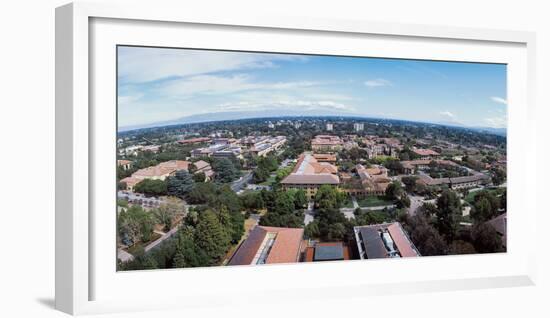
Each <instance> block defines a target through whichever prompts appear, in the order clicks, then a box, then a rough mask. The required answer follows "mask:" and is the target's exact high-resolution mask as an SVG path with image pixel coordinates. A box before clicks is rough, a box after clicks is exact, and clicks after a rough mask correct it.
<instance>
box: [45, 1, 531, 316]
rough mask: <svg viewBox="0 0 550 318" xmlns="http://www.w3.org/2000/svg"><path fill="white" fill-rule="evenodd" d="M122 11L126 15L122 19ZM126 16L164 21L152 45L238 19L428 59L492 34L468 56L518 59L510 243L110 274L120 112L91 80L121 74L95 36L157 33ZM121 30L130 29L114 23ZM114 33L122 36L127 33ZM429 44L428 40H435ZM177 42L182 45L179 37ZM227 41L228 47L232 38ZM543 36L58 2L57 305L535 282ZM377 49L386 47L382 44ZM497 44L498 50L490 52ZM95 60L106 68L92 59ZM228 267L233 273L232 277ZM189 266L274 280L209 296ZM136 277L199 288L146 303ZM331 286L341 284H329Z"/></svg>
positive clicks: (127, 305) (131, 306)
mask: <svg viewBox="0 0 550 318" xmlns="http://www.w3.org/2000/svg"><path fill="white" fill-rule="evenodd" d="M100 20H101V21H106V22H107V24H113V25H110V26H106V28H107V29H105V26H100V27H98V28H96V26H94V23H96V22H97V21H100ZM113 21H114V22H113ZM117 21H118V22H121V23H122V24H124V25H122V26H117ZM129 22H131V23H137V24H140V25H141V26H142V28H144V29H143V30H146V29H147V28H148V27H151V25H155V32H158V33H157V34H155V36H156V37H157V40H156V41H157V42H155V43H153V44H155V45H161V44H162V43H168V44H169V43H170V36H171V35H170V34H171V32H174V31H173V30H176V29H177V28H178V25H184V26H185V25H187V26H193V28H197V29H200V28H201V27H207V28H209V30H212V32H213V33H215V32H217V31H216V30H223V29H224V28H236V31H235V32H248V31H247V30H253V31H254V32H256V33H262V32H265V33H266V34H267V33H270V34H278V33H277V32H283V33H284V34H287V35H289V36H291V35H292V34H296V36H300V35H299V34H298V33H300V34H302V35H303V36H308V34H315V37H318V38H320V39H323V37H327V38H329V37H334V38H333V40H335V41H336V40H338V39H339V38H342V41H344V39H343V38H345V41H359V40H358V39H357V38H361V37H374V38H376V37H381V38H382V40H384V39H386V40H388V39H395V41H396V44H395V45H399V41H408V43H410V44H411V48H409V49H403V50H400V52H398V53H395V56H392V57H399V56H402V57H404V56H405V55H406V57H417V58H424V59H432V58H440V59H444V58H445V57H446V56H447V54H451V55H448V56H449V58H452V57H453V56H454V55H452V53H450V50H449V49H448V48H449V47H454V48H456V47H458V48H460V47H462V48H466V47H468V45H473V46H476V45H478V44H480V45H481V44H483V43H485V44H487V45H486V46H487V47H486V48H483V49H480V50H479V51H476V50H472V53H470V55H467V54H465V55H464V57H463V60H464V61H470V60H472V61H478V62H483V61H487V62H488V61H498V62H505V63H511V64H510V65H511V67H512V70H513V71H512V74H513V75H514V77H513V78H512V79H510V78H509V80H510V85H509V88H510V91H509V97H508V100H509V107H510V111H509V117H510V119H509V150H511V151H510V155H509V168H508V169H509V182H510V190H509V191H510V192H511V193H512V195H510V196H509V209H510V210H511V212H510V213H509V215H511V216H510V217H509V219H510V225H509V231H510V235H509V236H510V237H511V240H512V241H511V242H510V243H511V244H509V251H508V253H506V254H504V255H490V256H488V255H472V256H463V257H462V256H456V257H430V258H425V259H423V260H421V261H420V260H401V261H400V262H391V263H388V264H389V265H388V264H387V263H385V262H379V261H369V262H368V263H369V264H368V265H365V264H366V262H360V261H356V262H346V263H345V264H343V263H341V262H339V263H338V264H335V263H332V264H316V265H314V266H312V265H307V266H309V267H308V272H307V273H304V271H303V270H304V268H303V266H302V265H278V266H264V267H262V268H261V269H259V268H250V267H239V268H214V269H210V268H208V269H190V270H187V269H186V270H164V271H157V272H156V273H151V272H139V273H116V270H115V269H114V268H112V271H113V272H112V273H105V272H108V271H110V269H109V268H108V267H107V269H105V268H103V269H102V268H101V266H98V265H97V260H99V259H107V258H109V257H111V256H112V255H114V249H115V248H114V247H113V251H112V253H111V254H109V252H105V249H104V248H103V247H102V246H104V243H103V242H102V241H101V240H99V239H97V238H93V237H92V236H93V234H94V233H95V231H96V230H97V228H98V227H101V226H106V227H107V228H109V227H113V226H114V224H105V223H104V221H105V219H104V218H101V217H99V218H98V217H97V216H94V215H93V213H92V211H94V209H96V207H97V206H98V205H102V204H103V203H102V202H100V201H101V200H107V198H105V199H97V200H96V199H92V197H93V195H96V194H97V189H98V183H99V184H103V183H101V182H102V180H103V179H101V178H98V177H96V176H95V175H94V173H97V170H98V169H104V168H105V166H104V165H102V164H101V163H100V162H99V161H102V159H101V158H100V157H99V156H101V154H102V153H105V152H109V151H111V149H110V148H108V147H109V146H106V144H105V143H103V141H107V140H108V138H109V137H108V135H105V134H104V135H100V134H99V132H98V131H97V130H94V129H96V128H97V125H98V123H97V119H98V118H106V117H102V116H110V115H109V114H112V116H116V113H115V112H112V108H109V107H107V106H106V107H103V108H101V110H99V108H93V107H92V105H94V103H95V102H97V100H98V99H99V100H101V101H103V98H106V100H107V102H108V103H109V100H110V99H109V98H111V99H112V96H111V95H112V94H111V95H109V94H107V95H102V96H100V95H101V94H100V95H97V96H96V95H93V94H91V90H92V89H95V88H97V87H96V86H97V85H96V84H95V83H96V82H94V80H95V79H94V76H99V77H101V78H102V79H104V78H105V79H107V78H109V76H111V75H112V78H110V80H107V81H105V83H106V84H108V83H112V82H113V81H114V78H115V75H114V74H115V72H114V69H111V68H110V67H112V66H113V64H112V60H109V57H108V53H105V52H104V51H97V52H96V51H94V50H95V49H96V47H93V46H94V45H96V46H97V47H98V48H99V47H100V46H101V45H105V46H107V47H109V46H112V45H113V43H119V44H135V43H136V42H137V41H143V42H146V41H147V39H149V38H150V36H151V35H149V36H146V35H145V33H147V32H145V33H143V36H142V37H143V39H141V37H140V39H137V38H136V37H135V36H133V37H132V36H131V34H130V33H131V32H132V31H131V30H130V31H124V30H122V29H128V27H129V26H128V23H129ZM102 28H103V29H102ZM109 28H112V29H109ZM117 28H119V29H120V30H122V31H120V32H119V31H116V30H118V29H117ZM130 28H132V26H130ZM106 30H107V31H109V32H108V33H111V36H110V37H103V38H102V39H99V40H98V37H101V36H102V34H105V31H106ZM171 30H172V31H171ZM243 30H244V31H243ZM110 31H116V32H110ZM176 31H177V30H176ZM199 31H200V30H199ZM102 32H103V33H102ZM125 32H130V33H125ZM191 33H192V32H191ZM161 34H163V35H161ZM279 35H280V34H279ZM117 36H122V37H123V38H122V40H121V38H120V37H117ZM172 36H173V34H172ZM124 37H127V38H126V39H128V40H125V38H124ZM218 37H219V35H218ZM103 39H106V40H105V42H101V41H103ZM130 39H131V40H130ZM212 39H214V40H215V39H216V35H215V34H214V35H212ZM220 40H221V39H220ZM97 41H100V42H97ZM113 41H114V42H113ZM119 41H123V42H124V43H120V42H119ZM127 41H130V42H132V43H128V42H127ZM415 41H420V42H422V41H423V42H422V43H424V42H426V43H428V42H429V43H431V45H434V43H435V44H436V45H437V46H439V45H441V48H442V49H441V50H439V51H438V50H436V49H434V53H429V52H426V51H422V50H421V47H418V48H416V49H415V48H414V46H415V45H414V44H413V42H415ZM289 43H290V44H289V45H290V46H289V47H286V48H284V49H279V50H277V51H281V50H282V51H289V52H290V51H292V50H293V49H292V41H289ZM311 43H314V42H313V41H312V42H311ZM349 43H351V42H349ZM429 43H428V44H424V45H429ZM445 43H446V44H445ZM138 44H147V43H138ZM172 45H173V46H175V47H178V44H177V43H175V42H174V44H172ZM227 45H228V44H226V46H227ZM260 45H262V44H258V43H254V44H250V46H249V47H247V48H249V49H253V47H254V46H260ZM273 45H276V44H273ZM310 45H311V47H310V48H308V47H307V46H308V45H307V44H303V46H302V47H301V50H299V52H297V53H304V52H303V51H304V50H305V51H307V52H318V51H319V50H323V48H322V47H321V46H319V47H315V48H313V46H315V44H310ZM419 45H422V44H419ZM222 46H223V45H222ZM226 46H224V47H223V48H228V47H226ZM244 46H246V44H242V46H241V47H244ZM534 46H535V35H534V34H533V33H529V32H518V31H500V30H480V29H468V28H453V27H440V26H426V25H405V24H399V23H378V22H376V23H375V22H366V21H340V20H328V19H326V20H325V19H322V20H317V19H295V18H289V17H283V16H248V15H246V14H242V15H239V16H235V15H232V16H223V15H214V14H213V13H212V12H207V13H206V12H189V11H188V10H185V5H184V4H181V5H175V6H173V7H158V8H157V7H155V8H154V9H152V8H151V7H149V6H144V5H132V6H118V5H117V3H116V2H115V1H113V2H111V3H109V4H91V3H84V2H82V3H81V2H79V3H72V4H68V5H66V6H63V7H59V8H57V10H56V234H55V235H56V269H55V270H56V272H55V274H56V278H55V283H56V305H55V306H56V308H57V309H59V310H61V311H63V312H66V313H70V314H88V313H104V312H115V311H136V310H146V309H158V308H166V307H180V308H185V307H195V306H208V305H222V304H234V305H239V304H241V303H243V299H242V298H243V297H244V296H245V295H246V299H247V301H249V302H250V301H257V302H266V301H269V302H284V301H292V299H293V297H297V296H298V295H300V297H301V299H302V300H307V299H320V298H323V297H331V298H334V297H343V296H342V295H345V294H346V293H344V291H347V292H348V293H349V292H352V293H354V295H356V296H357V295H359V296H368V295H380V294H390V293H402V292H414V291H445V290H457V289H476V288H489V287H508V286H525V285H530V284H534V282H535V278H536V273H535V271H534V268H535V264H536V259H535V252H536V251H535V250H534V247H532V245H530V244H527V243H528V242H529V241H528V236H527V235H529V234H531V235H533V233H534V231H535V222H534V220H535V218H536V202H535V201H530V202H522V200H521V198H522V197H523V196H522V195H521V194H522V191H524V189H523V188H524V186H523V185H525V184H529V183H535V181H536V180H535V176H533V175H523V174H520V173H519V172H520V171H519V169H520V168H521V166H522V164H523V162H524V160H526V159H525V158H523V157H522V156H525V157H529V156H531V157H534V152H535V145H536V143H535V137H536V133H535V131H536V126H535V119H534V113H535V105H534V91H533V90H534V86H535V82H534V79H535V77H534V70H535V57H534ZM272 47H273V46H272ZM350 47H351V46H350ZM502 47H510V48H511V49H510V50H509V51H510V53H509V55H506V54H508V53H506V54H504V55H506V56H504V55H503V56H502V57H499V56H498V54H497V53H498V52H500V51H503V49H502ZM434 48H435V46H434ZM446 48H447V49H446ZM268 49H269V48H268V46H267V44H265V46H264V47H263V50H268ZM355 49H357V48H355ZM310 50H313V51H310ZM350 50H353V48H350ZM357 50H358V49H357ZM435 51H437V52H435ZM504 51H506V50H504ZM98 52H99V53H98ZM101 52H103V53H105V56H106V57H107V59H102V57H101V56H102V53H101ZM113 52H114V51H113ZM476 52H477V53H476ZM95 54H98V55H95ZM356 54H357V55H362V54H365V53H364V52H359V51H358V52H357V53H356ZM378 54H385V55H386V53H383V52H380V53H378ZM430 54H432V55H430ZM438 54H439V55H438ZM476 54H477V55H476ZM491 54H494V55H493V56H490V55H491ZM110 61H111V62H110ZM98 65H99V66H98ZM105 65H107V66H105ZM109 65H110V66H109ZM94 67H98V68H99V69H94ZM104 74H107V75H104ZM109 74H110V75H109ZM96 79H97V78H96ZM107 90H108V88H107ZM111 103H115V100H114V99H112V100H111ZM106 122H107V124H106V127H111V126H112V123H113V122H114V121H113V118H111V119H106ZM102 125H103V123H102ZM112 139H113V143H112V147H114V146H115V141H114V140H115V139H114V138H112ZM113 154H114V151H113ZM106 160H107V161H109V160H111V159H109V158H108V159H106ZM113 162H114V161H113ZM113 168H114V165H113ZM113 184H114V182H113ZM107 188H108V187H107ZM514 196H515V197H514ZM94 198H95V197H94ZM109 199H112V198H109ZM106 204H108V203H106ZM520 207H521V210H522V213H521V214H519V213H515V214H514V211H516V210H520V209H519V208H520ZM514 215H516V216H514ZM113 235H114V233H113ZM473 259H476V260H479V262H484V263H487V264H502V266H501V267H499V268H498V269H497V268H495V269H494V271H493V272H491V271H489V270H488V266H487V268H474V267H472V265H471V261H472V260H473ZM113 260H114V258H113ZM425 266H434V267H446V268H448V269H449V270H452V271H453V273H449V271H447V272H437V271H424V272H423V270H422V268H424V267H425ZM480 267H481V266H480ZM365 268H368V270H369V273H371V274H370V276H369V275H364V276H365V277H370V278H369V279H370V280H368V279H367V278H363V279H359V278H357V279H353V278H354V276H353V275H354V273H360V271H361V270H364V269H365ZM342 269H344V270H345V272H346V274H342V275H341V276H339V277H333V275H330V273H334V272H335V271H338V272H342ZM396 271H399V272H401V273H402V272H415V273H416V275H415V277H410V278H407V277H406V276H405V275H392V276H390V275H389V274H391V273H392V272H396ZM461 271H463V272H461ZM228 273H231V274H230V275H228ZM297 273H300V275H302V276H301V277H300V280H297V279H293V280H292V282H290V283H288V284H286V285H287V287H286V288H285V286H284V284H279V282H280V281H281V279H280V278H281V277H292V278H296V277H297V276H296V275H297ZM107 275H110V276H107ZM185 275H187V278H183V277H185ZM190 275H193V276H194V277H205V276H206V275H207V276H209V277H211V280H212V281H218V282H219V281H220V280H222V281H223V280H226V283H227V284H231V283H235V282H236V281H238V279H241V278H243V277H249V278H248V281H250V282H253V281H258V280H260V279H264V280H265V281H266V282H270V283H271V284H266V285H267V286H263V287H262V288H260V289H250V290H249V291H247V290H246V289H242V290H241V289H237V290H238V291H239V293H238V295H235V296H231V295H226V296H225V297H223V298H222V297H217V298H216V297H214V298H215V299H216V300H215V301H212V298H213V297H207V296H217V295H219V293H221V292H222V288H220V290H214V288H213V287H212V286H213V285H209V283H203V284H201V283H200V280H199V279H192V278H191V277H190ZM201 275H202V276H201ZM289 275H290V276H289ZM115 276H116V279H115ZM138 276H139V277H140V280H141V279H142V282H143V281H145V282H146V284H148V283H150V279H155V280H156V279H161V280H173V279H186V281H187V284H188V286H190V287H191V289H194V290H195V292H193V293H184V292H182V294H177V293H176V294H175V295H173V296H174V297H166V295H160V294H159V295H158V296H157V297H153V298H151V299H149V300H148V301H145V300H140V301H136V300H135V299H133V300H132V299H130V297H124V292H123V290H122V289H119V288H122V287H121V286H126V285H125V284H129V285H131V281H132V279H135V277H138ZM319 277H322V278H319ZM316 279H317V280H316ZM365 279H367V280H365ZM96 280H102V281H103V283H98V282H97V281H96ZM106 280H109V281H113V283H109V284H107V283H104V282H105V281H106ZM203 281H204V280H203ZM222 285H223V284H222ZM288 286H289V287H288ZM130 289H131V287H130V286H129V287H128V293H130V294H131V291H130ZM109 290H112V293H111V294H112V295H108V296H104V295H106V294H107V293H108V291H109ZM304 290H307V293H304V292H303V291H304ZM327 290H330V291H332V292H331V293H327V292H326V291H327ZM197 291H198V292H197ZM173 292H174V291H172V290H168V291H167V293H173ZM304 294H306V295H304ZM339 295H340V296H339ZM182 297H185V301H182Z"/></svg>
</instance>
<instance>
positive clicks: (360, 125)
mask: <svg viewBox="0 0 550 318" xmlns="http://www.w3.org/2000/svg"><path fill="white" fill-rule="evenodd" d="M363 129H365V124H363V123H355V124H353V130H355V131H362V130H363Z"/></svg>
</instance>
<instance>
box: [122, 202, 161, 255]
mask: <svg viewBox="0 0 550 318" xmlns="http://www.w3.org/2000/svg"><path fill="white" fill-rule="evenodd" d="M154 224H155V222H154V219H153V216H152V214H151V213H149V212H147V211H145V210H144V209H143V208H142V207H141V206H131V207H129V208H128V209H123V210H122V211H121V212H120V213H119V214H118V220H117V225H118V233H119V237H120V239H121V241H122V242H123V243H124V244H127V245H129V246H131V245H134V244H136V243H138V242H147V241H149V240H150V239H151V235H152V234H153V226H154Z"/></svg>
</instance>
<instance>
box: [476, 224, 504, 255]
mask: <svg viewBox="0 0 550 318" xmlns="http://www.w3.org/2000/svg"><path fill="white" fill-rule="evenodd" d="M471 235H472V244H473V245H474V247H475V249H476V251H477V252H478V253H497V252H503V251H504V249H503V247H502V239H501V237H500V235H499V234H498V233H497V231H496V230H495V229H494V228H493V227H492V226H491V225H489V224H487V223H480V224H477V225H475V226H474V228H473V229H472V234H471Z"/></svg>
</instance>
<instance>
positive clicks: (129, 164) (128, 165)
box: [116, 160, 132, 170]
mask: <svg viewBox="0 0 550 318" xmlns="http://www.w3.org/2000/svg"><path fill="white" fill-rule="evenodd" d="M116 165H117V166H118V167H121V168H122V170H130V169H131V168H132V162H131V161H130V160H117V161H116Z"/></svg>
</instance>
